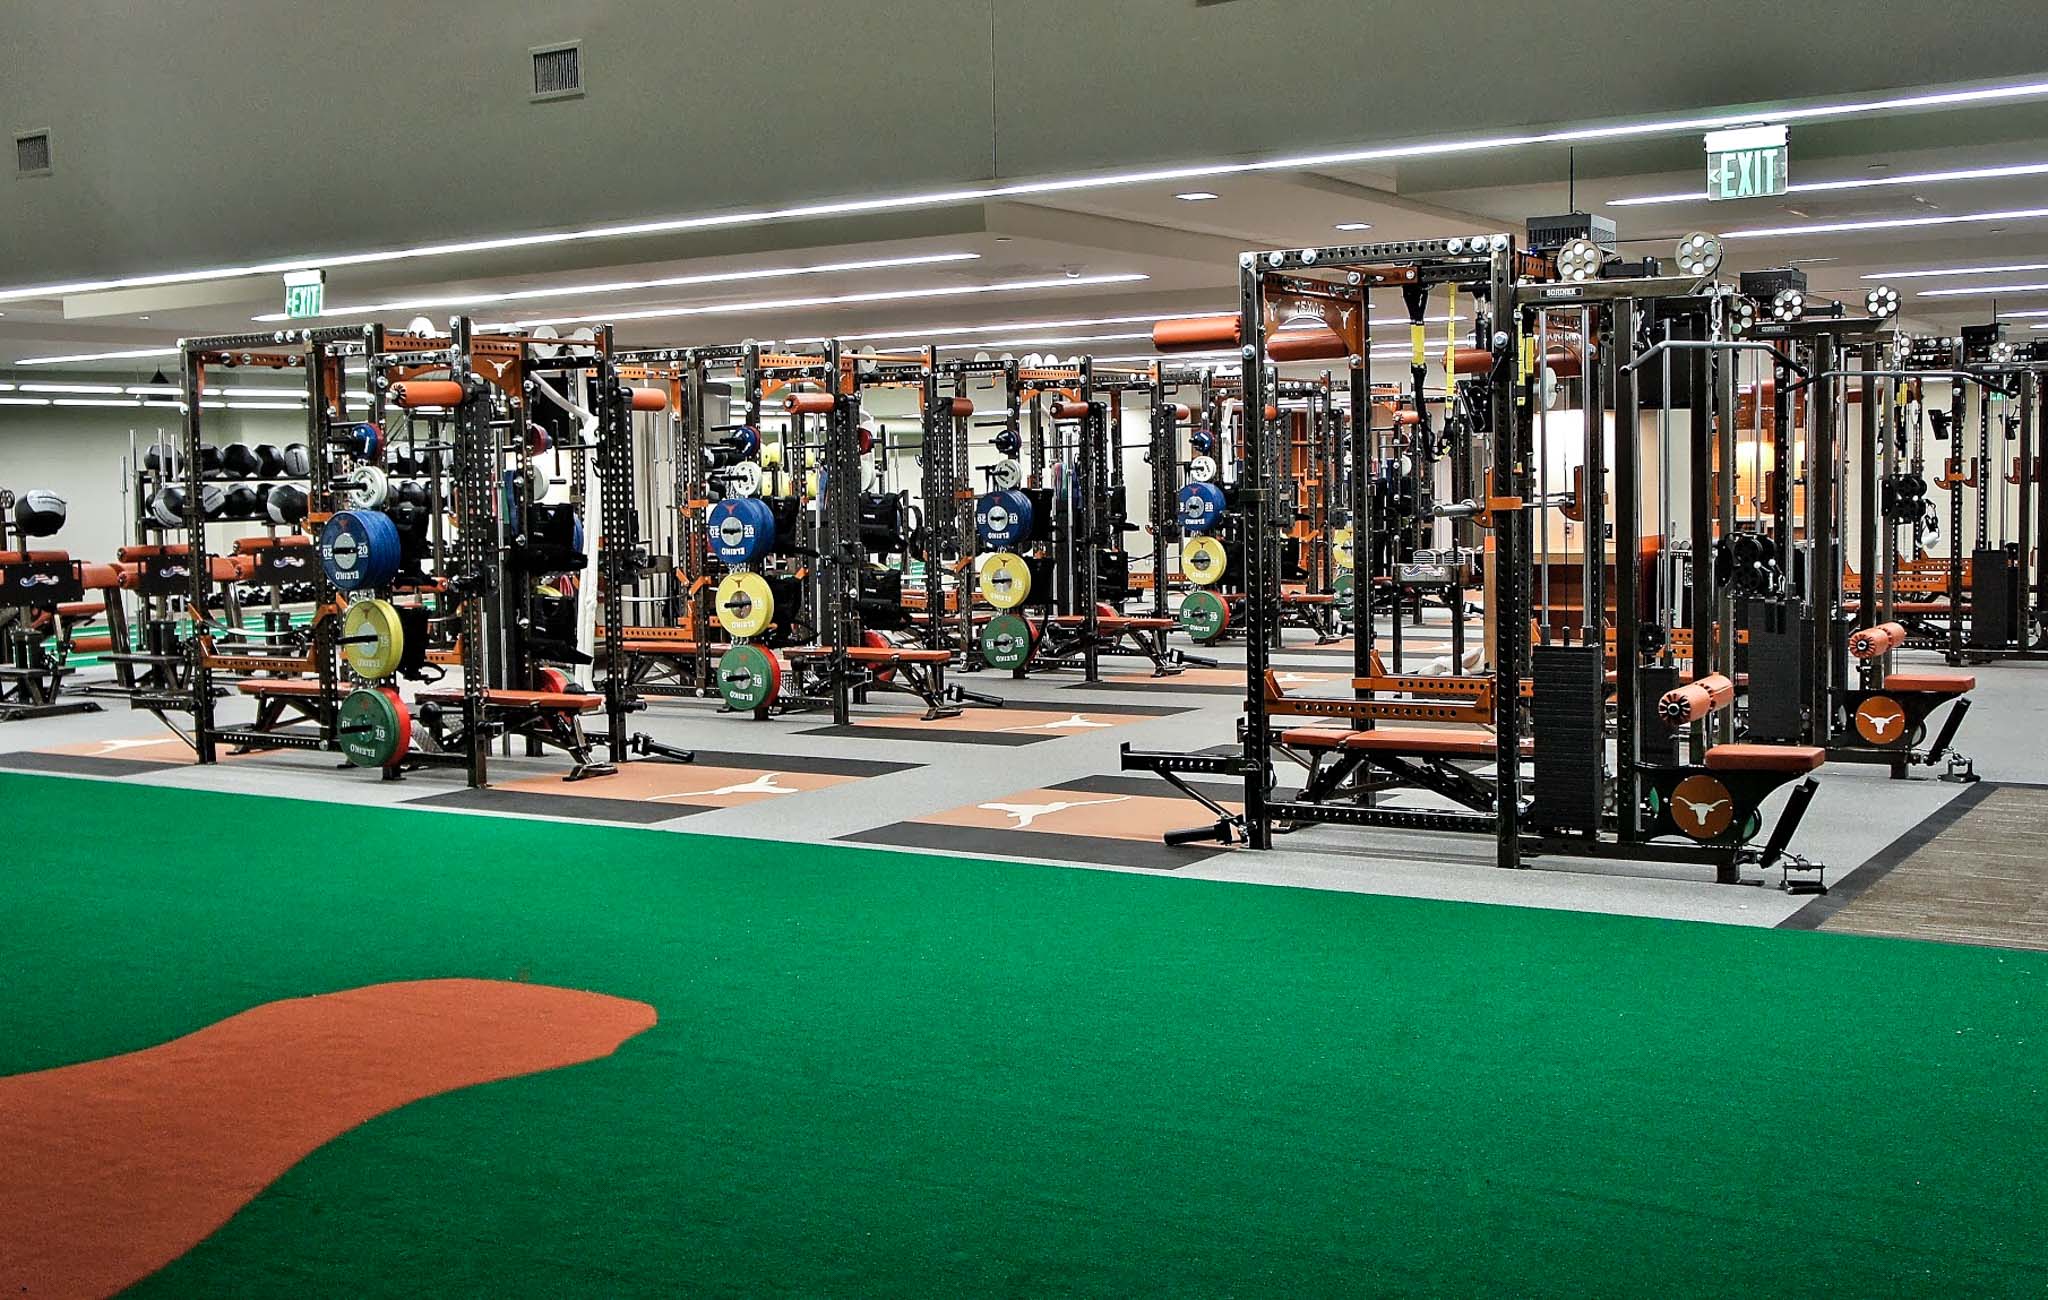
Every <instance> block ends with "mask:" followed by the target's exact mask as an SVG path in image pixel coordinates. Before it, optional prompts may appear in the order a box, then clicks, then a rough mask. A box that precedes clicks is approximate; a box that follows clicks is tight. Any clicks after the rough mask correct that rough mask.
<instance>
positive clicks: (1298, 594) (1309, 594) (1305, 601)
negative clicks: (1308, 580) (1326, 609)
mask: <svg viewBox="0 0 2048 1300" xmlns="http://www.w3.org/2000/svg"><path fill="white" fill-rule="evenodd" d="M1280 603H1281V604H1283V605H1334V604H1336V603H1337V598H1336V596H1334V595H1332V594H1330V593H1329V592H1324V591H1283V592H1281V593H1280Z"/></svg>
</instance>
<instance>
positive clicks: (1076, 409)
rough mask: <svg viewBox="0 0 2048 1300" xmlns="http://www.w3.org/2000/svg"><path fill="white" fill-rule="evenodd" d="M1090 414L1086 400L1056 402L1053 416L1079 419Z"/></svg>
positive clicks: (1061, 418) (1053, 406) (1059, 418)
mask: <svg viewBox="0 0 2048 1300" xmlns="http://www.w3.org/2000/svg"><path fill="white" fill-rule="evenodd" d="M1087 414H1088V403H1086V402H1054V403H1053V404H1052V418H1053V419H1055V420H1079V419H1081V418H1083V417H1085V416H1086V415H1087Z"/></svg>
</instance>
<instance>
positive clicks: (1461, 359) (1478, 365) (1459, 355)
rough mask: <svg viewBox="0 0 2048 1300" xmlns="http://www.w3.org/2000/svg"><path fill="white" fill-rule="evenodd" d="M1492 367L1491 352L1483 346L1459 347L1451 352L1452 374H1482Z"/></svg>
mask: <svg viewBox="0 0 2048 1300" xmlns="http://www.w3.org/2000/svg"><path fill="white" fill-rule="evenodd" d="M1491 369H1493V353H1491V352H1488V351H1487V350H1486V349H1485V348H1459V349H1458V350H1457V351H1456V352H1453V353H1452V354H1451V373H1452V374H1454V375H1483V374H1485V373H1486V372H1487V371H1489V370H1491Z"/></svg>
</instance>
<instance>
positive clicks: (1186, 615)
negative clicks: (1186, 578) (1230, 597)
mask: <svg viewBox="0 0 2048 1300" xmlns="http://www.w3.org/2000/svg"><path fill="white" fill-rule="evenodd" d="M1180 625H1181V628H1182V629H1183V630H1185V631H1186V632H1187V634H1188V635H1189V636H1191V637H1193V638H1194V639H1195V640H1197V641H1199V642H1201V643H1202V644H1204V645H1207V644H1208V643H1209V642H1211V641H1214V640H1215V639H1216V638H1217V637H1220V636H1222V635H1223V630H1224V629H1225V628H1227V627H1229V626H1230V602H1228V601H1226V600H1224V599H1223V597H1221V596H1219V595H1217V594H1216V593H1215V592H1213V591H1191V592H1189V593H1188V598H1187V599H1186V600H1184V601H1182V602H1181V604H1180Z"/></svg>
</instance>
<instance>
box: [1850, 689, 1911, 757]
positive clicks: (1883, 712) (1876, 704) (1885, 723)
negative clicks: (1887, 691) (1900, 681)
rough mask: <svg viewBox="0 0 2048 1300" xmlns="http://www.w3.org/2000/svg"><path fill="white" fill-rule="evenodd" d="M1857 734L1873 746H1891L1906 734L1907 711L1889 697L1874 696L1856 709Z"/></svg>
mask: <svg viewBox="0 0 2048 1300" xmlns="http://www.w3.org/2000/svg"><path fill="white" fill-rule="evenodd" d="M1856 734H1857V735H1859V736H1861V737H1863V738H1864V739H1865V740H1867V741H1869V742H1870V743H1871V744H1873V745H1889V744H1891V743H1892V742H1893V741H1895V740H1898V739H1900V738H1901V737H1903V736H1904V735H1905V734H1906V711H1905V710H1904V709H1902V708H1900V707H1899V702H1898V701H1897V700H1894V699H1892V698H1891V697H1889V696H1885V695H1877V696H1873V697H1871V698H1870V699H1867V700H1865V701H1863V703H1862V704H1861V705H1859V706H1858V707H1857V709H1856Z"/></svg>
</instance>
